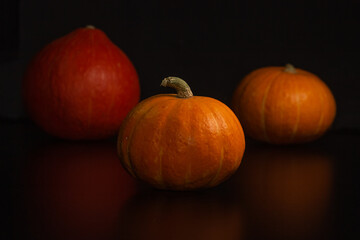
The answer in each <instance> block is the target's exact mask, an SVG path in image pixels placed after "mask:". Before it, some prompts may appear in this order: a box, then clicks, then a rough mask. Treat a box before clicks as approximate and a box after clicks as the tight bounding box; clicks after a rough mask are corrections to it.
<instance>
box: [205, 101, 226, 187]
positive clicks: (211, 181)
mask: <svg viewBox="0 0 360 240" xmlns="http://www.w3.org/2000/svg"><path fill="white" fill-rule="evenodd" d="M204 106H206V108H208V110H209V113H211V115H212V118H213V119H214V123H216V129H217V132H220V127H219V124H218V121H219V119H218V116H217V115H219V114H217V113H218V112H217V111H214V109H212V108H211V107H210V106H211V104H205V105H204ZM222 121H223V119H222ZM223 122H224V121H223ZM222 136H223V135H222ZM223 141H224V140H223V139H222V143H221V150H220V160H219V167H218V169H217V171H216V173H215V175H214V177H213V178H211V179H210V181H209V183H207V184H206V186H211V185H212V184H213V183H214V182H216V180H217V177H218V176H219V174H220V171H221V169H222V167H223V161H224V145H223Z"/></svg>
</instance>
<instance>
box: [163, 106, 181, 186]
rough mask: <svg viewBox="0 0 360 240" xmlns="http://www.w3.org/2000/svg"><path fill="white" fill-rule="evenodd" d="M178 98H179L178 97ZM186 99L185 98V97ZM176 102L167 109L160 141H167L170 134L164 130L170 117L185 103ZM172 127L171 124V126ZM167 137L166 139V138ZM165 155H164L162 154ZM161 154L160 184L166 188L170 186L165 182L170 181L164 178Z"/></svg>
mask: <svg viewBox="0 0 360 240" xmlns="http://www.w3.org/2000/svg"><path fill="white" fill-rule="evenodd" d="M176 100H178V99H176ZM184 100H185V99H184ZM174 102H175V103H174V104H173V106H171V107H170V108H169V109H168V110H167V113H166V115H165V118H164V120H163V123H164V125H162V127H161V133H160V139H159V142H160V143H163V142H167V140H166V136H167V135H168V134H167V133H164V131H166V130H167V129H168V125H169V124H170V121H169V119H170V118H172V117H173V116H172V114H173V113H174V112H177V110H178V108H179V106H180V105H181V104H182V103H183V101H174ZM164 114H165V113H164ZM170 127H171V126H170ZM164 139H165V140H164ZM162 156H163V155H162ZM162 156H161V163H160V165H159V166H160V167H159V173H160V176H161V180H162V183H161V184H160V183H159V182H158V184H159V185H160V186H162V187H163V188H166V187H168V186H166V184H164V183H165V182H167V181H169V180H168V179H164V175H163V168H164V165H163V164H164V162H163V158H162Z"/></svg>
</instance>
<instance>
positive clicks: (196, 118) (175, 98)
mask: <svg viewBox="0 0 360 240" xmlns="http://www.w3.org/2000/svg"><path fill="white" fill-rule="evenodd" d="M162 86H170V87H173V88H175V89H177V91H178V94H177V95H175V94H160V95H156V96H153V97H150V98H148V99H146V100H144V101H142V102H141V103H139V104H138V105H137V106H136V107H135V108H134V109H133V110H132V111H131V112H130V114H129V115H128V117H127V119H126V120H125V121H124V123H123V124H122V126H121V129H120V133H119V137H118V154H119V157H120V159H121V161H122V163H123V165H124V167H125V168H126V169H127V170H128V172H129V173H130V174H131V175H133V176H134V177H136V178H139V179H141V180H143V181H145V182H148V183H150V184H151V185H153V186H155V187H157V188H161V189H173V190H191V189H197V188H208V187H213V186H216V185H218V184H220V183H221V182H223V181H224V180H225V179H227V178H228V177H230V176H231V175H232V174H233V173H234V172H235V171H236V170H237V168H238V167H239V165H240V162H241V159H242V156H243V153H244V149H245V139H244V133H243V130H242V127H241V125H240V122H239V120H238V119H237V117H236V116H235V114H234V113H233V112H232V111H231V110H230V108H228V107H227V106H226V105H225V104H223V103H222V102H220V101H218V100H215V99H213V98H209V97H200V96H193V95H192V92H191V90H190V88H189V86H188V85H187V84H186V83H185V82H184V81H183V80H181V79H179V78H176V77H169V78H166V79H164V80H163V82H162Z"/></svg>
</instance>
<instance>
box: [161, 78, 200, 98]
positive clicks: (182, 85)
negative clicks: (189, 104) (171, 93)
mask: <svg viewBox="0 0 360 240" xmlns="http://www.w3.org/2000/svg"><path fill="white" fill-rule="evenodd" d="M160 86H163V87H171V88H174V89H175V90H176V92H177V96H178V97H179V98H190V97H192V96H194V95H193V93H192V91H191V89H190V87H189V85H188V84H187V83H186V82H185V81H184V80H182V79H181V78H178V77H167V78H164V80H162V82H161V85H160Z"/></svg>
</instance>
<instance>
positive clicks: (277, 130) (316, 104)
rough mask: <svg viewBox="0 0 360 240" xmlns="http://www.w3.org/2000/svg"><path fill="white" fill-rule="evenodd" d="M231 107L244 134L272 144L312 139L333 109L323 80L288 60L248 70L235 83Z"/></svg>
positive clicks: (320, 132)
mask: <svg viewBox="0 0 360 240" xmlns="http://www.w3.org/2000/svg"><path fill="white" fill-rule="evenodd" d="M232 107H233V110H234V112H235V114H236V115H237V116H238V118H239V120H240V121H241V123H242V125H243V127H244V131H245V134H247V135H249V136H250V137H252V138H254V139H256V140H260V141H265V142H269V143H274V144H289V143H301V142H308V141H312V140H315V139H317V138H319V137H320V136H321V135H323V134H324V133H325V132H326V130H328V129H329V127H330V126H331V124H332V122H333V120H334V118H335V113H336V104H335V99H334V97H333V95H332V93H331V91H330V89H329V88H328V87H327V86H326V84H325V83H324V82H323V81H322V80H321V79H320V78H319V77H317V76H316V75H314V74H312V73H310V72H307V71H304V70H301V69H298V68H294V67H293V66H292V65H291V64H287V65H286V66H285V67H264V68H260V69H257V70H255V71H253V72H251V73H250V74H249V75H247V76H246V77H245V78H244V79H243V80H242V81H241V82H240V84H239V85H238V87H237V89H236V91H235V93H234V96H233V101H232Z"/></svg>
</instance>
